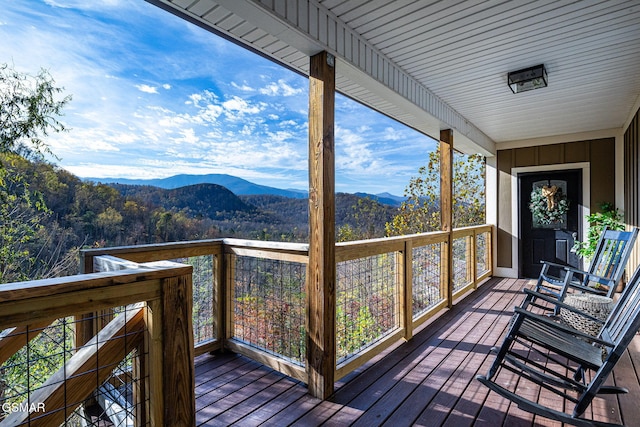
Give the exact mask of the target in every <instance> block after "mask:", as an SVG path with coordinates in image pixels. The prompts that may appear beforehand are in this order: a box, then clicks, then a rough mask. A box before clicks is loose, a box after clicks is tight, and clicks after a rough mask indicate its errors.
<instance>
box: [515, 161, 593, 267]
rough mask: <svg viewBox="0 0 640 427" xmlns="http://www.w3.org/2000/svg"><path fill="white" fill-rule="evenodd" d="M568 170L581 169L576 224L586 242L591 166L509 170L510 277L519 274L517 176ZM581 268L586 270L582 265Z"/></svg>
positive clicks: (530, 167)
mask: <svg viewBox="0 0 640 427" xmlns="http://www.w3.org/2000/svg"><path fill="white" fill-rule="evenodd" d="M568 169H582V205H581V206H580V209H579V210H578V221H579V222H578V224H579V228H580V234H581V237H580V240H581V241H583V242H584V241H586V240H587V233H588V230H587V228H588V227H585V226H584V217H585V216H587V215H589V214H590V213H591V174H590V172H591V164H590V163H589V162H580V163H557V164H553V165H544V166H524V167H516V168H511V235H512V241H511V269H509V270H511V271H510V273H511V275H510V276H508V277H519V274H520V271H519V270H520V215H521V212H520V206H519V199H518V175H519V174H521V173H526V172H547V171H564V170H568ZM583 268H587V266H586V265H583ZM505 270H507V269H505Z"/></svg>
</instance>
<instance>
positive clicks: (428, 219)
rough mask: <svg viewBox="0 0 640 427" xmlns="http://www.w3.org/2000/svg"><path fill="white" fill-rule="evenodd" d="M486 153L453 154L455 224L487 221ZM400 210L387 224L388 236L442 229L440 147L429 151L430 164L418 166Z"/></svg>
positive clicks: (463, 224) (455, 225) (464, 224)
mask: <svg viewBox="0 0 640 427" xmlns="http://www.w3.org/2000/svg"><path fill="white" fill-rule="evenodd" d="M484 167H485V160H484V157H482V156H480V155H478V154H472V155H463V154H459V153H455V154H454V163H453V171H454V172H453V175H454V176H453V225H454V227H464V226H468V225H476V224H482V223H484V222H485V181H484ZM404 195H405V197H406V198H407V199H406V200H405V201H404V202H402V205H401V206H400V209H399V213H398V214H397V215H396V216H395V217H394V218H393V219H392V220H391V221H390V222H388V223H387V225H386V232H387V235H389V236H395V235H404V234H414V233H425V232H429V231H435V230H439V229H440V224H441V222H440V149H439V148H438V149H437V150H436V151H433V152H431V153H429V162H428V164H427V166H422V167H420V168H419V169H418V176H415V177H413V178H411V180H410V181H409V184H408V185H407V188H406V189H405V192H404Z"/></svg>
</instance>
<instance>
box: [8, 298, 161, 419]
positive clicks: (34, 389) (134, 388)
mask: <svg viewBox="0 0 640 427" xmlns="http://www.w3.org/2000/svg"><path fill="white" fill-rule="evenodd" d="M141 310H144V308H142V306H141V305H138V306H127V307H119V308H116V309H114V311H109V312H105V313H106V314H105V315H104V316H105V317H106V319H105V318H103V316H99V317H97V318H92V319H87V318H83V319H82V320H81V322H91V323H93V324H94V325H99V324H101V323H105V324H108V325H107V327H106V328H105V330H104V332H101V333H100V334H99V335H98V336H97V337H94V339H92V340H90V341H89V342H88V343H86V344H85V345H83V346H81V347H76V346H75V344H74V341H75V328H76V326H77V322H76V321H74V318H72V317H66V318H61V319H58V320H55V321H54V322H53V323H51V324H50V325H49V326H46V327H41V328H28V327H17V328H11V329H7V330H5V331H3V332H2V333H0V339H1V340H2V344H3V345H7V346H8V347H9V346H10V347H12V348H14V347H15V348H19V346H20V345H22V348H20V349H19V350H18V351H16V352H15V353H14V354H13V355H12V356H10V357H8V359H7V360H6V361H4V363H2V365H0V425H3V424H4V423H7V424H9V425H14V424H15V425H18V424H23V423H25V424H29V423H33V422H35V421H38V422H39V423H38V425H61V424H62V425H65V426H86V425H90V426H98V425H105V426H106V425H134V424H135V425H148V424H149V423H148V420H149V417H148V416H147V414H146V412H145V411H146V409H145V408H146V407H148V404H147V400H148V396H145V391H144V390H145V387H144V382H145V380H146V379H145V374H144V373H143V372H142V371H143V370H142V369H141V368H140V366H141V363H140V360H141V359H140V358H144V357H145V354H144V351H145V349H144V345H143V343H144V341H143V339H142V336H143V334H144V326H142V325H144V318H143V313H142V311H141ZM134 321H135V323H134ZM110 322H111V323H110ZM105 395H108V397H106V398H105Z"/></svg>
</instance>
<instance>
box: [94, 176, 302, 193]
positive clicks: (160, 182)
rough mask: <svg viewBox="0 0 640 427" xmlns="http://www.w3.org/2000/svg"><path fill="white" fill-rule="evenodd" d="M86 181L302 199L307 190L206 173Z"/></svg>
mask: <svg viewBox="0 0 640 427" xmlns="http://www.w3.org/2000/svg"><path fill="white" fill-rule="evenodd" d="M85 180H86V181H94V182H101V183H103V184H126V185H151V186H153V187H159V188H165V189H174V188H180V187H186V186H188V185H195V184H218V185H221V186H223V187H226V188H228V189H229V190H230V191H231V192H233V193H234V194H236V195H252V194H274V195H277V196H284V197H290V198H295V199H304V198H306V197H307V192H306V191H302V190H282V189H280V188H275V187H268V186H266V185H258V184H254V183H252V182H249V181H247V180H245V179H242V178H238V177H235V176H231V175H226V174H208V175H186V174H183V175H174V176H170V177H168V178H159V179H126V178H85Z"/></svg>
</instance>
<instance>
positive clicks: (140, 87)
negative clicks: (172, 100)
mask: <svg viewBox="0 0 640 427" xmlns="http://www.w3.org/2000/svg"><path fill="white" fill-rule="evenodd" d="M136 88H137V89H138V90H139V91H140V92H145V93H158V88H157V87H155V86H149V85H144V84H143V85H136Z"/></svg>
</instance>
